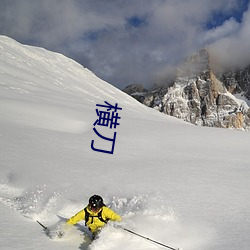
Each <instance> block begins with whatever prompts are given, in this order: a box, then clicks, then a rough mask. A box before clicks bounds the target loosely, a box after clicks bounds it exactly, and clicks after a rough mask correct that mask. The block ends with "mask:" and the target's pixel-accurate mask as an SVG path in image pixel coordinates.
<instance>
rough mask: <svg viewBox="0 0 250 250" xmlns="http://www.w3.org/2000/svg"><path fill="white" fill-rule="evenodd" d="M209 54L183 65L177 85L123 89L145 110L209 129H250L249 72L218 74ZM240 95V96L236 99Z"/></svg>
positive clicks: (188, 60)
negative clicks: (155, 111)
mask: <svg viewBox="0 0 250 250" xmlns="http://www.w3.org/2000/svg"><path fill="white" fill-rule="evenodd" d="M211 61H212V60H211V59H210V54H209V52H208V51H207V50H205V49H203V50H200V51H199V52H198V53H196V54H194V55H192V56H190V57H189V58H187V59H186V61H185V62H184V63H183V64H182V65H180V67H179V68H178V70H177V77H176V79H175V81H174V83H173V84H172V85H171V86H169V85H167V86H164V85H162V86H160V87H159V86H156V87H154V88H153V89H151V90H149V91H145V90H143V91H140V90H138V87H137V89H135V90H134V91H133V90H132V89H133V87H135V86H133V85H131V86H128V87H127V88H125V89H124V92H126V93H128V94H130V95H132V96H133V97H135V98H136V99H137V100H138V101H140V102H142V103H143V104H145V105H146V106H149V107H153V108H155V109H157V110H159V111H160V112H162V113H165V114H168V115H171V116H174V117H177V118H180V119H182V120H184V121H187V122H190V123H193V124H196V125H203V126H209V127H222V128H236V129H246V130H248V129H249V127H250V108H249V106H248V104H247V103H249V102H250V101H249V100H247V97H249V86H250V83H249V69H248V68H247V69H244V70H237V71H227V72H224V73H221V72H215V71H214V69H213V65H212V62H211ZM235 94H237V95H235Z"/></svg>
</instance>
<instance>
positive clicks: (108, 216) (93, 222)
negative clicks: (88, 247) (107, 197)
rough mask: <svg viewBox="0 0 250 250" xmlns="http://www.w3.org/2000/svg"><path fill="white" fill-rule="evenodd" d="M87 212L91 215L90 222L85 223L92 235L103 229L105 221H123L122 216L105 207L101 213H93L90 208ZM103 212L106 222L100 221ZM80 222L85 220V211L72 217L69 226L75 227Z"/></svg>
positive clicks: (68, 222)
mask: <svg viewBox="0 0 250 250" xmlns="http://www.w3.org/2000/svg"><path fill="white" fill-rule="evenodd" d="M85 209H87V212H88V213H89V218H88V221H85V223H86V226H88V228H89V229H90V231H91V232H92V233H95V232H97V231H98V230H99V229H100V228H102V227H103V226H104V225H105V224H106V223H105V222H104V221H108V220H112V221H118V222H119V221H121V220H122V219H121V217H120V215H118V214H116V213H115V212H114V211H113V210H111V209H110V208H108V207H106V206H103V207H102V208H101V209H100V210H99V211H97V212H93V211H91V210H90V209H89V207H86V208H85ZM100 211H101V218H102V219H103V220H104V221H102V220H100V219H99V218H98V215H99V214H100ZM80 220H85V210H84V209H82V210H81V211H79V212H78V213H77V214H75V215H74V216H72V217H71V218H70V219H69V220H68V221H67V224H70V225H74V224H76V223H77V222H79V221H80Z"/></svg>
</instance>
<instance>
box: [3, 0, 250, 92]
mask: <svg viewBox="0 0 250 250" xmlns="http://www.w3.org/2000/svg"><path fill="white" fill-rule="evenodd" d="M0 34H2V35H7V36H9V37H11V38H14V39H16V40H17V41H19V42H21V43H25V44H29V45H35V46H41V47H44V48H46V49H49V50H52V51H56V52H60V53H63V54H64V55H66V56H68V57H70V58H72V59H74V60H76V61H77V62H79V63H81V64H82V65H83V66H84V67H86V68H88V69H90V70H91V71H93V72H94V73H95V74H96V75H97V76H99V77H101V78H102V79H104V80H106V81H108V82H109V83H111V84H113V85H114V86H116V87H118V88H120V89H122V88H124V87H125V86H127V85H129V84H132V83H141V84H143V85H144V86H145V87H150V86H152V84H154V83H159V82H164V81H166V78H168V75H169V74H170V73H171V72H172V70H173V69H174V68H175V67H176V65H178V64H179V63H180V62H181V61H182V60H183V59H185V58H186V57H187V56H190V55H191V54H193V53H194V52H196V51H197V50H199V49H201V48H207V47H208V48H210V49H211V51H212V52H213V54H214V55H216V57H217V58H216V59H217V61H219V62H221V63H223V64H229V65H231V64H236V65H238V64H241V65H243V66H244V65H246V64H248V63H249V62H250V56H249V53H248V52H249V50H250V43H249V40H250V9H249V0H219V1H218V0H209V1H207V0H199V1H198V0H178V1H177V0H154V1H151V0H126V1H125V0H105V1H103V0H71V1H67V0H60V1H59V0H44V1H32V0H22V1H19V0H12V1H9V0H0Z"/></svg>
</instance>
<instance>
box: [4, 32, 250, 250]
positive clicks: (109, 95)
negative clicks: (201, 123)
mask: <svg viewBox="0 0 250 250" xmlns="http://www.w3.org/2000/svg"><path fill="white" fill-rule="evenodd" d="M124 70H125V69H124ZM104 101H108V102H109V103H111V104H113V105H114V104H115V103H118V105H119V107H121V108H122V110H120V111H119V115H120V117H121V120H120V125H119V126H117V128H116V130H115V131H116V132H117V137H116V144H115V149H114V154H113V155H112V154H105V153H100V152H96V151H93V150H92V149H91V141H92V140H95V143H96V145H101V146H102V147H110V144H107V143H106V142H105V143H103V141H102V140H98V138H97V136H96V135H95V133H94V131H93V127H94V126H93V123H94V122H95V121H96V119H97V115H96V111H95V109H96V104H104ZM98 129H99V128H98ZM109 133H110V135H111V134H113V131H112V130H109ZM249 142H250V135H249V133H248V132H243V131H234V130H223V129H214V128H204V127H196V126H193V125H190V124H187V123H184V122H181V121H180V120H177V119H175V118H172V117H168V116H165V115H163V114H161V113H159V112H157V111H155V110H152V109H149V108H147V107H145V106H143V105H141V104H140V103H138V102H137V101H135V100H134V99H133V98H131V97H129V96H128V95H126V94H124V93H123V92H121V91H119V90H118V89H116V88H114V87H113V86H111V85H110V84H108V83H106V82H104V81H102V80H101V79H99V78H97V77H96V76H95V75H94V74H93V73H92V72H90V71H89V70H87V69H85V68H83V67H82V66H81V65H79V64H77V63H76V62H74V61H72V60H70V59H68V58H66V57H64V56H63V55H60V54H56V53H53V52H49V51H46V50H44V49H42V48H36V47H30V46H24V45H21V44H19V43H17V42H16V41H14V40H12V39H10V38H8V37H4V36H0V158H1V162H0V201H1V202H0V211H1V214H2V218H1V224H0V228H1V235H0V248H1V249H60V250H61V249H83V250H84V249H85V250H86V249H90V250H97V249H98V250H104V249H114V250H117V249H121V250H128V249H129V250H131V249H133V250H136V249H143V250H151V249H162V247H160V246H158V245H156V244H153V243H151V242H148V241H146V240H145V239H141V238H139V237H137V236H134V235H131V234H129V233H127V232H125V231H123V230H121V229H116V228H114V227H113V226H112V225H108V226H107V227H106V228H105V229H104V230H103V231H102V233H101V234H100V238H99V239H97V240H96V241H95V242H93V243H92V244H90V241H89V240H88V238H87V237H86V236H84V233H83V231H85V230H86V229H85V228H84V226H83V223H80V225H79V226H75V227H72V228H70V229H69V230H68V231H67V233H66V235H65V237H64V238H63V239H50V238H49V237H47V236H46V235H45V234H44V232H43V230H42V228H41V227H40V226H39V225H38V224H37V223H36V220H40V221H42V222H43V223H44V224H46V225H48V226H50V227H51V228H53V227H54V225H56V223H57V222H58V221H59V218H58V216H57V215H60V216H62V217H65V218H68V217H70V216H72V215H73V214H75V213H76V212H78V211H79V210H80V209H82V208H83V207H84V206H85V205H86V204H87V202H88V198H89V196H91V195H92V194H95V193H97V194H100V195H102V196H103V197H104V200H105V202H106V204H107V205H108V206H110V207H111V208H112V209H114V210H115V211H116V212H117V213H119V214H120V215H121V216H122V217H123V222H122V225H123V226H124V227H126V228H128V229H130V230H133V231H135V232H137V233H139V234H142V235H144V236H147V237H149V238H152V239H154V240H157V241H160V242H162V243H164V244H166V245H169V246H171V247H181V248H183V249H184V250H197V249H201V250H212V249H220V250H231V249H232V250H235V249H241V250H248V249H249V248H250V239H249V235H250V227H249V224H250V221H249V220H250V219H249V218H250V201H249V195H250V167H249V159H250V158H249ZM59 223H63V222H60V221H59Z"/></svg>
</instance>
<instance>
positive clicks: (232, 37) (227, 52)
mask: <svg viewBox="0 0 250 250" xmlns="http://www.w3.org/2000/svg"><path fill="white" fill-rule="evenodd" d="M226 25H227V24H224V25H223V26H222V27H220V29H222V30H223V29H224V30H225V29H227V28H226ZM237 25H238V27H237V28H236V29H233V30H232V32H230V33H228V34H227V35H225V36H224V37H222V38H221V39H217V40H215V41H214V42H213V43H211V44H210V51H211V52H212V53H213V55H214V57H215V59H216V61H217V63H219V64H222V65H224V66H225V67H236V66H238V67H245V66H247V65H249V64H250V56H249V51H250V43H249V40H250V10H249V9H248V11H246V12H245V13H244V15H243V18H242V22H241V23H238V24H237Z"/></svg>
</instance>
